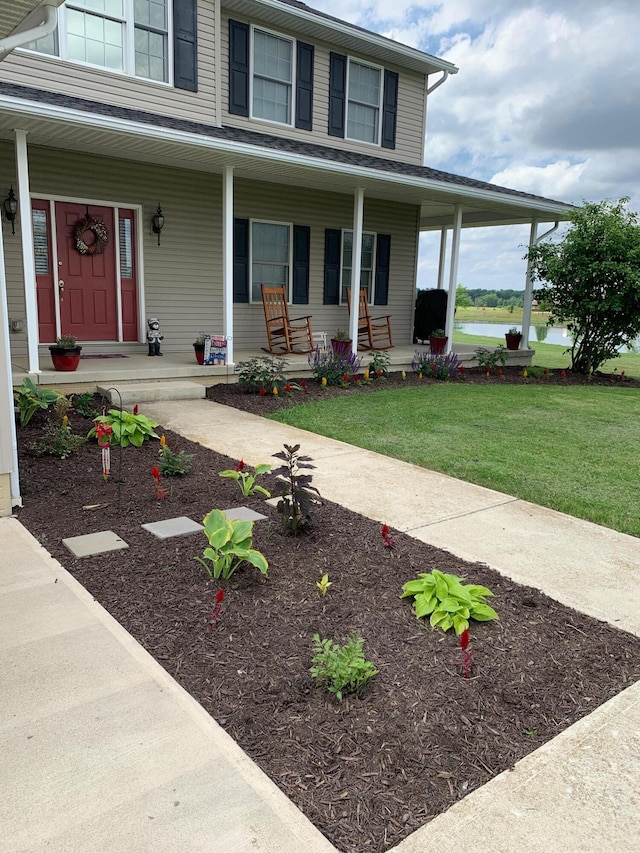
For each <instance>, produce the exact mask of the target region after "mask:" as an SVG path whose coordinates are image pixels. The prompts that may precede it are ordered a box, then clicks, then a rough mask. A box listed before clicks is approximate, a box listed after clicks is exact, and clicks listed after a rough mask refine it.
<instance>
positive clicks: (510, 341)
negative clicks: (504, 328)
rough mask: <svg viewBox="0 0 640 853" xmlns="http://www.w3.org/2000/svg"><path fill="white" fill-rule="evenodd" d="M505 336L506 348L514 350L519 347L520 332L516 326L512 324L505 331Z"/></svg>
mask: <svg viewBox="0 0 640 853" xmlns="http://www.w3.org/2000/svg"><path fill="white" fill-rule="evenodd" d="M505 338H506V341H507V349H510V350H514V349H519V348H520V341H521V340H522V333H521V332H519V331H518V329H517V328H516V326H512V327H511V328H510V329H509V331H508V332H505Z"/></svg>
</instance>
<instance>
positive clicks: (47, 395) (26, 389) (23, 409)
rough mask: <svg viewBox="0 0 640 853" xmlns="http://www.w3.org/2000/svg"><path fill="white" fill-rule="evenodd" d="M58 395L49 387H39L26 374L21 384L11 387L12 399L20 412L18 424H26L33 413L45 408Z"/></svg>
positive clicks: (53, 401)
mask: <svg viewBox="0 0 640 853" xmlns="http://www.w3.org/2000/svg"><path fill="white" fill-rule="evenodd" d="M58 397H60V392H59V391H54V390H53V389H51V388H41V387H40V386H39V385H36V384H35V382H34V381H33V379H30V378H29V377H28V376H25V378H24V379H23V380H22V385H18V386H16V387H15V388H14V389H13V399H14V401H15V404H16V409H17V410H18V412H19V414H20V426H27V424H28V423H29V421H30V420H31V418H32V417H33V416H34V415H35V413H36V412H37V411H38V409H40V410H46V409H48V408H49V406H52V405H53V404H54V403H55V402H56V401H57V399H58Z"/></svg>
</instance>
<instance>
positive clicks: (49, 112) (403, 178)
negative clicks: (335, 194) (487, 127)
mask: <svg viewBox="0 0 640 853" xmlns="http://www.w3.org/2000/svg"><path fill="white" fill-rule="evenodd" d="M0 110H7V111H8V112H13V113H15V114H17V115H20V114H26V115H27V116H35V117H37V118H41V119H49V120H53V121H61V122H66V123H69V124H76V125H81V126H83V127H91V128H93V129H98V130H100V129H104V130H109V131H114V132H116V133H122V134H124V135H127V136H136V137H146V138H149V139H153V140H155V141H159V142H163V141H164V142H174V143H177V144H182V145H188V146H193V147H196V148H206V149H209V150H213V151H219V152H220V153H223V154H230V155H238V154H240V155H242V156H245V157H252V158H255V159H262V160H268V161H271V162H276V163H281V164H284V165H296V166H300V167H302V168H306V169H313V170H315V171H320V172H332V173H334V174H336V175H348V176H349V177H350V178H351V179H353V180H354V181H355V180H356V179H368V180H374V181H379V182H381V183H386V184H394V185H396V186H404V187H407V188H408V189H413V190H419V191H422V192H437V193H440V194H442V193H444V194H446V195H447V196H455V197H457V198H458V199H471V200H476V201H485V202H489V201H491V202H494V203H500V204H502V205H503V206H507V207H517V208H529V209H531V208H534V209H535V210H536V211H538V212H540V213H545V214H546V213H550V214H553V215H554V216H558V215H559V216H560V218H563V217H564V216H565V215H566V213H567V212H568V211H569V210H570V209H571V205H565V204H562V203H556V202H553V201H549V202H544V201H539V202H538V201H536V200H535V199H533V198H527V197H523V198H520V197H518V196H510V195H507V194H505V193H504V192H500V191H499V190H486V189H481V188H479V187H469V186H466V185H464V184H452V183H450V182H448V181H437V180H435V179H433V178H419V177H415V176H412V175H401V174H398V173H395V172H385V171H383V170H378V169H373V168H366V167H364V166H357V165H354V164H351V163H340V162H337V161H334V160H325V159H323V158H320V157H311V156H309V155H305V154H297V153H294V152H292V151H278V150H275V149H271V148H260V147H259V146H257V145H250V144H249V143H246V142H239V141H238V140H226V139H219V138H217V137H211V136H201V135H200V134H197V133H189V132H187V131H184V130H176V129H174V128H170V127H156V126H154V125H150V124H146V123H142V122H135V121H130V120H124V119H120V118H116V117H115V116H103V115H97V114H96V113H87V112H84V111H80V110H70V109H69V108H68V107H59V106H57V105H55V104H43V103H35V102H33V101H26V100H24V99H20V98H12V97H8V96H6V95H0Z"/></svg>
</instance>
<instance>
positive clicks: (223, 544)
mask: <svg viewBox="0 0 640 853" xmlns="http://www.w3.org/2000/svg"><path fill="white" fill-rule="evenodd" d="M202 523H203V524H204V533H205V536H206V537H207V539H208V540H209V547H208V548H205V549H204V551H203V552H202V557H195V559H196V560H197V561H198V562H199V563H202V565H203V566H204V568H205V569H206V571H207V573H208V575H209V577H212V578H216V579H218V578H219V577H223V578H224V579H225V580H226V579H227V578H230V577H231V576H232V575H233V573H234V572H235V571H236V569H237V568H238V566H240V565H241V564H242V563H245V562H246V563H250V564H251V565H252V566H255V567H256V568H257V569H259V571H260V572H261V573H262V574H263V575H266V574H267V572H268V569H269V564H268V563H267V558H266V557H265V556H264V554H262V553H261V552H260V551H256V550H254V549H253V548H252V547H251V545H252V538H253V521H241V520H239V519H237V520H232V521H230V520H229V519H228V518H227V516H226V515H225V514H224V512H221V511H220V510H219V509H212V510H211V512H210V513H209V514H208V515H206V516H205V518H204V520H203V522H202Z"/></svg>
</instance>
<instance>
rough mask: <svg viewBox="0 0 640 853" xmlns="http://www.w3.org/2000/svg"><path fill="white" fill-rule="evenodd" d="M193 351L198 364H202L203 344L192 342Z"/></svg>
mask: <svg viewBox="0 0 640 853" xmlns="http://www.w3.org/2000/svg"><path fill="white" fill-rule="evenodd" d="M193 351H194V352H195V354H196V361H197V362H198V364H204V344H194V345H193Z"/></svg>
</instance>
